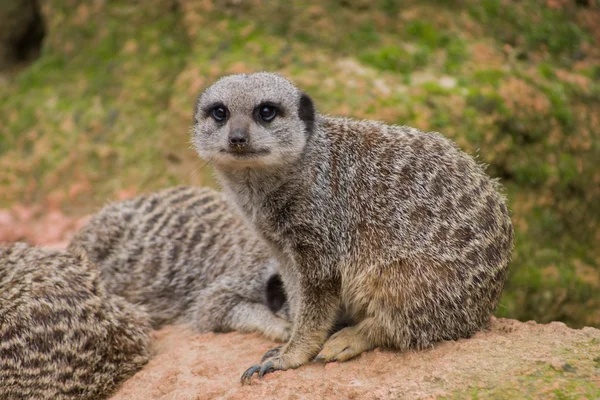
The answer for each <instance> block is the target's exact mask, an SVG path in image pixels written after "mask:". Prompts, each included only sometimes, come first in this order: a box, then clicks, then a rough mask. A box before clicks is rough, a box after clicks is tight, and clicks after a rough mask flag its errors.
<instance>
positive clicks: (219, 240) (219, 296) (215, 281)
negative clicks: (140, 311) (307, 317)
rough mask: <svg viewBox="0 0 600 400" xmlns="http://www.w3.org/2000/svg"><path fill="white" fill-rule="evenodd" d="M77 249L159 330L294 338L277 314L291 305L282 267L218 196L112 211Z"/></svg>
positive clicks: (135, 202) (156, 196) (128, 204)
mask: <svg viewBox="0 0 600 400" xmlns="http://www.w3.org/2000/svg"><path fill="white" fill-rule="evenodd" d="M69 249H70V250H72V251H74V250H77V249H80V250H83V251H84V252H85V253H87V255H88V257H89V258H90V260H92V261H93V262H94V263H96V264H97V265H98V266H99V267H100V270H101V277H102V280H103V282H104V284H105V285H106V287H107V289H108V290H109V291H110V292H112V293H116V294H119V295H121V296H123V297H125V298H126V299H127V300H129V301H130V302H132V303H134V304H142V305H144V307H145V308H146V310H147V311H148V313H149V314H150V316H151V318H152V324H153V326H154V327H160V326H162V325H164V324H171V323H186V324H191V325H192V327H193V328H194V329H195V330H196V331H198V332H208V331H217V332H218V331H231V330H238V331H244V332H261V333H262V334H264V335H266V336H267V337H269V338H271V339H273V340H277V341H285V340H286V339H287V338H288V337H289V322H288V321H286V320H285V319H284V318H281V317H280V316H281V315H285V314H282V312H283V311H285V309H284V310H283V311H281V312H279V313H278V314H279V316H278V315H275V314H274V311H275V312H277V311H278V310H277V309H273V310H272V309H270V308H269V305H270V304H271V305H272V306H273V307H276V308H281V307H282V303H283V300H282V299H281V296H283V294H282V293H281V288H280V287H281V285H279V289H278V286H277V285H276V281H277V280H278V279H279V278H278V275H277V265H276V263H275V261H274V260H272V259H271V257H270V256H269V254H268V253H267V251H266V250H265V246H264V245H263V244H262V242H261V241H260V240H259V239H258V238H257V237H256V235H254V234H252V232H250V231H249V229H247V228H246V226H245V225H244V223H243V221H242V220H241V217H240V216H239V215H238V214H237V212H236V211H235V210H234V209H233V208H232V207H231V206H230V205H229V203H228V202H227V201H226V200H225V199H224V197H223V196H222V194H220V193H218V192H215V191H213V190H211V189H208V188H192V187H184V186H179V187H175V188H170V189H165V190H162V191H159V192H155V193H151V194H147V195H142V196H139V197H137V198H134V199H130V200H126V201H122V202H115V203H112V204H109V205H107V206H106V207H105V208H104V209H103V210H102V211H100V212H99V213H98V214H97V215H96V216H94V217H93V218H92V220H91V221H90V222H89V223H88V224H87V225H86V226H85V227H84V228H83V229H82V230H81V231H80V232H79V233H78V234H77V235H76V236H75V238H74V239H73V241H72V242H71V244H70V245H69ZM268 283H271V285H268ZM273 283H275V285H274V284H273ZM267 287H269V288H272V289H273V288H274V289H273V290H275V293H272V292H273V290H271V293H270V295H271V296H270V297H267V295H268V294H269V293H268V292H267ZM278 290H279V292H278Z"/></svg>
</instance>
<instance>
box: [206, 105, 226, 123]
mask: <svg viewBox="0 0 600 400" xmlns="http://www.w3.org/2000/svg"><path fill="white" fill-rule="evenodd" d="M228 114H229V112H228V111H227V108H225V107H224V106H216V107H215V108H213V109H212V110H211V111H210V115H212V117H213V118H214V119H215V121H217V122H223V121H225V120H226V119H227V115H228Z"/></svg>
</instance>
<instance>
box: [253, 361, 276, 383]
mask: <svg viewBox="0 0 600 400" xmlns="http://www.w3.org/2000/svg"><path fill="white" fill-rule="evenodd" d="M276 370H277V369H276V368H275V364H273V361H267V362H265V363H264V364H263V365H262V367H261V368H260V371H258V377H259V378H261V379H262V377H263V376H265V375H266V374H269V373H271V372H274V371H276Z"/></svg>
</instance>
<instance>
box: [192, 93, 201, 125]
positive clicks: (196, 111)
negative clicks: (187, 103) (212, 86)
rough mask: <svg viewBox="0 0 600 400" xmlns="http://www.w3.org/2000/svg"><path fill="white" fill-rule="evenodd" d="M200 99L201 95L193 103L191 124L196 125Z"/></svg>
mask: <svg viewBox="0 0 600 400" xmlns="http://www.w3.org/2000/svg"><path fill="white" fill-rule="evenodd" d="M201 97H202V93H200V94H199V95H198V97H196V103H194V115H192V122H193V123H198V118H197V117H198V111H200V98H201Z"/></svg>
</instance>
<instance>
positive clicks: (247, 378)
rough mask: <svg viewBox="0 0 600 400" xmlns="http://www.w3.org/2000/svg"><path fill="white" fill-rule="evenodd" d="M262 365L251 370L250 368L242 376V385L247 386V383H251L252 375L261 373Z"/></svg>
mask: <svg viewBox="0 0 600 400" xmlns="http://www.w3.org/2000/svg"><path fill="white" fill-rule="evenodd" d="M261 367H262V365H253V366H251V367H250V368H248V369H247V370H246V371H245V372H244V373H243V374H242V379H241V382H242V385H244V384H246V383H250V381H251V380H252V375H254V374H255V373H256V372H258V371H260V369H261Z"/></svg>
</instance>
